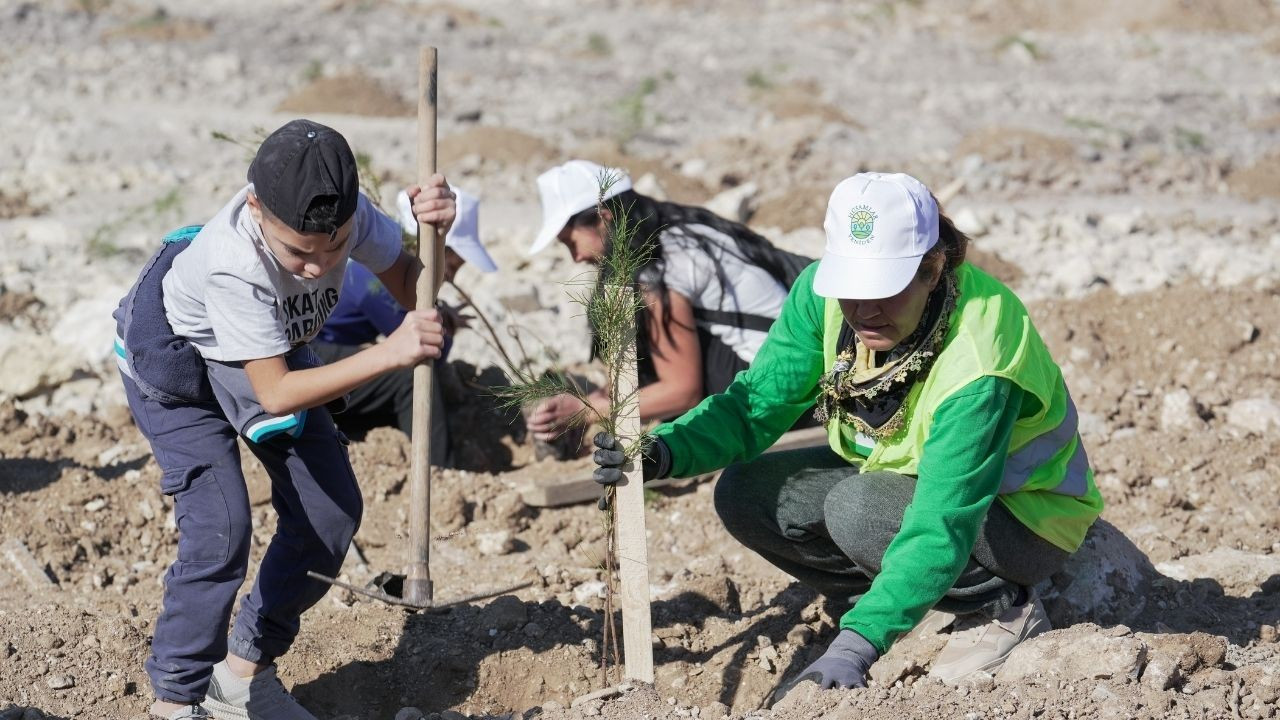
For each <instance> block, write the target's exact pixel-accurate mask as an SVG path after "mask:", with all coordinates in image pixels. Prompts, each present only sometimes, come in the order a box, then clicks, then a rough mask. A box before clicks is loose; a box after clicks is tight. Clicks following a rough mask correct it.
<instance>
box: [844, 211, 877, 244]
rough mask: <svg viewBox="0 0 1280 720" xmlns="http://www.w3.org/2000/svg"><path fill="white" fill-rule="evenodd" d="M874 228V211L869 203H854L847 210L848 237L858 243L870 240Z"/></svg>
mask: <svg viewBox="0 0 1280 720" xmlns="http://www.w3.org/2000/svg"><path fill="white" fill-rule="evenodd" d="M875 229H876V213H875V211H874V210H872V209H871V206H870V205H855V206H854V207H853V208H852V209H851V210H849V239H850V240H852V241H853V242H856V243H858V244H859V245H866V244H867V243H869V242H871V233H873V232H875Z"/></svg>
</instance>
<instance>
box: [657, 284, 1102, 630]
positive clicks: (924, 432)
mask: <svg viewBox="0 0 1280 720" xmlns="http://www.w3.org/2000/svg"><path fill="white" fill-rule="evenodd" d="M815 269H816V263H815V264H814V265H813V266H810V267H809V268H808V269H806V270H805V271H804V272H803V273H802V274H801V275H800V277H799V278H798V279H797V280H796V283H795V285H794V287H793V288H792V291H791V294H790V295H789V297H788V299H787V303H786V305H785V306H784V307H783V310H782V313H781V315H780V316H779V317H778V320H777V322H775V323H774V325H773V328H772V329H771V330H770V332H769V336H768V339H767V340H766V341H765V343H764V345H763V346H762V347H761V349H760V352H759V353H758V354H757V355H756V359H755V361H754V362H753V363H752V365H751V367H750V368H749V369H748V370H746V371H744V372H742V373H740V374H739V375H738V377H737V378H736V379H735V381H734V382H733V384H732V385H730V386H729V388H728V389H727V390H726V391H725V392H723V393H721V394H718V395H713V396H711V397H708V398H707V399H705V400H704V401H703V402H702V403H701V404H699V405H698V406H697V407H695V408H693V409H692V410H690V411H689V412H687V413H685V414H684V415H683V416H681V417H680V418H678V419H676V420H674V421H672V422H670V423H666V424H664V425H661V426H659V427H658V428H656V429H655V430H654V431H653V434H654V435H655V436H656V437H659V438H662V440H663V441H664V442H665V443H666V444H667V446H668V447H669V448H670V450H671V457H672V474H673V475H675V476H688V475H696V474H699V473H704V472H708V471H711V470H715V469H718V468H721V467H725V466H726V465H729V464H732V463H735V462H742V461H746V460H750V459H753V458H755V457H756V456H758V455H759V454H760V453H762V452H763V451H764V450H765V449H766V448H768V447H769V446H770V445H771V444H773V442H774V441H775V440H777V439H778V437H779V436H781V435H782V433H783V432H785V431H786V429H787V428H789V427H791V425H792V424H793V423H794V422H795V420H796V419H797V418H799V417H800V415H801V414H802V413H804V412H805V411H806V410H808V409H809V407H810V406H811V405H812V404H813V401H814V400H815V399H816V397H817V393H818V387H817V386H818V380H819V378H820V377H821V375H822V374H823V372H824V371H825V370H826V369H827V368H828V366H829V365H830V362H831V359H832V357H833V352H832V347H831V344H832V335H833V333H838V330H839V326H838V323H839V322H840V320H839V312H838V304H837V303H836V302H835V301H834V300H827V299H826V298H822V297H819V296H817V295H815V294H814V293H813V289H812V288H813V273H814V272H815ZM957 279H958V281H959V283H958V286H959V287H958V289H959V297H958V298H957V307H956V311H955V312H954V313H953V315H952V327H951V328H950V331H949V332H948V337H947V339H946V340H945V341H944V346H943V347H944V349H943V352H942V353H940V355H939V358H938V361H937V362H936V363H935V365H934V367H933V369H931V371H930V375H929V377H928V378H926V380H924V381H922V382H921V383H918V384H917V387H916V388H915V389H914V390H913V391H912V393H911V395H910V396H909V398H908V403H909V405H908V411H909V415H908V424H907V427H906V428H904V429H903V430H902V431H900V432H899V433H898V434H897V435H895V436H894V437H893V438H891V439H889V441H882V442H881V445H883V446H878V447H876V448H875V449H874V450H872V451H871V457H872V460H873V462H871V463H869V464H868V463H867V462H866V461H865V460H864V458H862V457H860V456H859V455H858V454H855V451H854V449H853V442H852V439H853V433H852V432H849V429H848V428H844V427H835V426H834V425H835V424H834V423H833V427H831V428H830V429H829V431H830V434H831V443H832V448H833V449H834V450H836V452H838V453H840V454H841V455H842V456H844V457H846V458H847V459H849V460H850V462H851V463H852V464H855V465H864V466H866V468H867V469H868V470H873V469H875V470H879V469H887V470H893V471H896V472H901V473H903V474H908V475H915V476H916V477H917V488H916V494H915V496H914V500H913V502H912V504H911V507H909V508H908V509H907V513H906V515H905V517H904V518H903V525H902V528H901V530H900V531H899V533H898V535H897V536H896V537H895V539H894V541H893V542H892V543H891V544H890V546H889V548H888V550H887V551H886V553H885V557H884V561H883V564H882V567H883V569H882V571H881V573H880V574H879V575H878V576H877V577H876V579H875V581H874V582H873V583H872V587H871V589H870V590H869V591H868V592H867V594H866V595H864V596H863V597H862V598H861V599H860V600H859V601H858V603H857V606H856V607H855V608H854V609H853V610H850V611H849V613H847V614H846V615H845V616H844V618H842V620H841V626H842V627H846V628H849V629H853V630H856V631H857V632H859V633H860V634H862V635H863V636H864V637H866V638H867V639H868V641H870V642H871V643H872V644H873V645H875V646H876V647H877V648H878V649H879V650H880V651H881V652H885V651H887V650H888V648H889V646H890V645H892V643H893V641H894V640H895V639H896V638H897V637H898V636H899V635H900V634H901V633H904V632H906V631H907V630H909V629H910V628H911V627H913V626H914V625H915V624H916V623H917V622H919V619H920V618H921V617H922V616H923V615H924V613H925V612H926V611H927V610H928V609H929V608H930V607H932V606H933V605H934V604H935V603H936V602H937V601H938V600H939V599H940V598H941V597H942V596H943V594H944V593H945V592H946V591H947V590H948V589H950V588H951V587H952V585H953V584H954V583H955V581H956V579H957V578H958V577H959V574H960V572H961V571H962V570H963V568H964V566H965V564H966V563H967V562H968V559H969V555H970V553H971V551H972V549H973V543H974V540H975V538H976V537H977V532H978V529H979V528H980V527H981V524H982V521H983V519H984V518H985V517H986V513H987V510H988V509H989V508H990V504H991V502H992V501H993V500H995V499H997V498H998V499H999V500H1000V501H1001V502H1002V504H1004V506H1005V507H1006V508H1009V510H1010V512H1011V513H1012V514H1013V515H1014V516H1015V517H1017V518H1018V519H1019V520H1020V521H1022V522H1023V523H1024V524H1026V525H1027V526H1028V527H1029V528H1030V529H1031V530H1032V531H1034V532H1036V533H1037V534H1039V535H1041V536H1042V537H1045V539H1047V540H1049V541H1050V542H1053V543H1054V544H1055V545H1057V546H1059V547H1063V549H1065V550H1067V551H1068V552H1072V551H1074V550H1075V549H1076V548H1077V547H1078V546H1079V543H1080V542H1081V541H1083V538H1084V533H1085V532H1086V531H1087V529H1088V527H1089V525H1090V524H1092V522H1093V520H1094V518H1096V517H1097V515H1098V513H1100V512H1101V509H1102V502H1101V497H1100V496H1098V494H1097V489H1096V487H1095V486H1094V483H1093V479H1092V473H1087V474H1086V475H1085V476H1083V477H1082V478H1077V482H1075V483H1064V482H1062V477H1058V478H1057V479H1056V480H1054V479H1052V478H1051V477H1050V476H1052V475H1053V474H1054V473H1058V474H1059V475H1061V473H1062V472H1064V471H1065V468H1066V465H1067V462H1068V460H1069V459H1070V458H1071V457H1072V456H1073V455H1074V454H1075V451H1077V450H1079V451H1080V453H1079V454H1080V455H1081V456H1082V455H1083V450H1082V449H1081V448H1079V445H1078V443H1079V439H1078V435H1077V434H1076V432H1075V427H1074V424H1073V423H1074V416H1073V415H1070V416H1069V415H1068V406H1069V405H1070V399H1069V397H1068V396H1066V390H1065V386H1064V385H1062V382H1061V375H1060V373H1058V372H1057V367H1056V365H1053V364H1052V361H1051V359H1049V358H1048V355H1047V350H1044V349H1043V344H1042V343H1041V342H1040V340H1039V337H1038V335H1035V331H1034V328H1032V327H1031V325H1030V321H1029V319H1027V318H1026V313H1025V310H1024V309H1023V308H1022V306H1021V303H1019V302H1017V300H1016V298H1014V297H1013V296H1012V293H1009V291H1008V290H1007V289H1006V288H1004V287H1003V286H1001V285H999V283H997V282H996V281H995V280H993V279H991V278H990V277H989V276H986V275H985V274H983V273H981V272H980V271H978V270H976V269H975V268H972V267H971V266H969V265H962V266H961V268H959V269H958V270H957ZM962 325H963V327H961V326H962ZM1019 327H1021V328H1024V329H1022V330H1016V328H1019ZM1011 328H1014V329H1012V330H1011ZM1018 333H1022V334H1023V336H1022V337H1009V336H1010V335H1015V336H1016V335H1018ZM956 338H962V339H961V340H960V341H956ZM984 338H985V339H984ZM975 339H976V341H975ZM953 341H956V342H953ZM1010 341H1013V342H1015V343H1016V345H1015V346H1012V347H1010V346H1008V345H1007V343H1008V342H1010ZM984 343H985V344H989V345H992V346H995V347H996V349H995V350H991V351H988V350H987V349H986V348H985V347H983V348H981V349H980V350H979V351H973V350H972V347H973V346H980V345H983V344H984ZM1028 346H1030V347H1031V349H1030V350H1028V349H1027V348H1028ZM948 348H951V351H950V354H948ZM949 358H954V359H949ZM1000 358H1004V361H1001V359H1000ZM1026 358H1030V359H1031V360H1033V361H1034V362H1024V360H1025V359H1026ZM1010 359H1012V360H1010ZM944 363H945V364H944ZM975 367H976V368H978V369H979V371H978V372H974V371H973V369H974V368H975ZM921 386H928V387H926V388H924V389H923V390H922V387H921ZM1068 422H1070V423H1072V424H1071V425H1067V423H1068ZM913 425H914V426H915V427H914V428H913V427H912V426H913ZM1054 430H1056V431H1057V433H1058V435H1062V434H1063V433H1066V434H1067V435H1066V436H1067V437H1068V441H1067V442H1066V443H1065V444H1063V440H1062V439H1061V438H1060V437H1058V435H1054V434H1053V431H1054ZM1037 437H1039V438H1040V439H1041V444H1043V443H1044V442H1046V441H1051V439H1052V438H1057V439H1056V440H1052V441H1054V442H1057V443H1059V444H1062V448H1061V452H1055V453H1052V454H1051V457H1050V459H1049V461H1048V462H1046V463H1042V464H1043V465H1046V466H1051V467H1047V468H1041V467H1036V468H1032V471H1029V470H1028V469H1027V468H1025V467H1023V468H1017V467H1016V465H1017V463H1016V462H1007V460H1009V459H1010V458H1011V457H1012V458H1014V459H1015V460H1016V459H1017V458H1018V457H1020V456H1017V455H1016V453H1017V451H1018V450H1020V449H1023V448H1024V447H1027V446H1028V445H1029V444H1030V443H1033V442H1034V441H1035V440H1036V439H1037ZM1032 450H1034V448H1032ZM1033 454H1034V453H1033ZM1025 455H1026V453H1024V455H1023V456H1021V457H1025ZM877 458H887V461H886V462H883V463H877V462H874V460H876V459H877ZM1077 459H1078V458H1077ZM1085 464H1086V470H1087V461H1086V463H1085ZM1015 471H1016V472H1015ZM1028 474H1029V475H1030V476H1031V478H1032V482H1027V479H1026V477H1025V476H1026V475H1028ZM1007 475H1017V476H1018V478H1019V480H1018V482H1017V483H1015V484H1013V485H1010V484H1009V480H1008V478H1007V477H1006V476H1007ZM1002 485H1004V486H1005V488H1004V490H1003V491H1002ZM1058 485H1063V486H1064V487H1065V486H1067V485H1079V486H1080V487H1082V488H1083V490H1082V491H1079V492H1075V494H1061V492H1057V491H1055V488H1056V486H1058ZM1002 493H1003V494H1002ZM1019 496H1022V497H1019ZM1023 500H1026V501H1027V502H1022V501H1023ZM1020 502H1021V503H1022V504H1021V505H1020Z"/></svg>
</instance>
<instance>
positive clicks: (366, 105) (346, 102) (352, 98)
mask: <svg viewBox="0 0 1280 720" xmlns="http://www.w3.org/2000/svg"><path fill="white" fill-rule="evenodd" d="M276 111H277V112H290V113H334V114H337V115H367V116H370V117H408V116H411V115H413V114H414V112H415V110H414V107H413V106H412V105H411V104H410V103H409V102H408V101H407V100H405V99H404V98H402V97H400V96H399V95H397V94H395V93H394V92H392V91H390V90H388V89H386V88H384V87H383V86H382V85H380V84H379V83H378V82H377V81H376V80H374V79H373V78H370V77H367V76H365V75H362V74H360V73H353V74H351V75H339V76H335V77H323V78H317V79H316V80H313V81H311V83H310V84H308V85H307V86H306V87H304V88H302V89H300V90H296V91H294V92H293V94H291V95H289V97H287V98H285V99H284V100H282V101H281V102H280V104H279V105H277V106H276Z"/></svg>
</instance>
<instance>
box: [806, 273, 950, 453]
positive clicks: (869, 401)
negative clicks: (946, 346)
mask: <svg viewBox="0 0 1280 720" xmlns="http://www.w3.org/2000/svg"><path fill="white" fill-rule="evenodd" d="M955 307H956V289H955V281H954V278H953V277H952V275H951V273H946V274H945V275H944V276H943V281H942V282H941V283H939V284H938V287H937V288H936V289H935V290H934V291H933V293H932V294H931V295H930V296H929V301H928V304H927V305H926V306H925V310H924V314H923V315H922V317H921V319H920V324H919V325H918V326H917V327H916V329H915V330H914V331H912V333H911V334H910V335H908V336H907V337H906V338H903V340H902V342H900V343H898V344H897V345H896V346H895V347H894V348H893V349H892V350H890V351H889V353H888V355H887V356H886V357H885V359H884V361H883V362H882V363H880V364H879V365H877V364H876V353H875V351H874V350H871V349H870V348H868V347H867V346H865V345H863V344H862V343H861V342H859V341H858V335H857V333H855V332H854V331H853V328H851V327H849V324H848V323H841V329H840V337H839V339H838V340H837V341H836V347H837V348H838V351H837V353H836V361H835V364H834V365H833V366H832V368H831V371H830V372H828V373H826V374H825V375H823V376H822V379H821V380H820V381H819V383H818V388H819V394H818V403H817V408H816V409H815V410H814V417H815V418H817V420H818V422H820V423H822V424H824V425H825V424H826V423H827V422H829V421H830V420H831V419H832V418H834V419H836V420H837V421H839V422H842V423H848V424H852V425H853V426H854V427H855V428H857V430H858V431H859V432H862V433H866V434H867V435H869V436H871V437H873V438H876V439H880V438H887V437H891V436H892V435H894V434H895V433H897V432H898V430H900V429H901V428H902V426H903V424H904V422H905V412H904V409H905V405H906V399H907V395H908V394H909V393H910V392H911V388H912V386H914V385H915V384H916V381H918V380H920V379H922V378H924V377H925V376H927V375H928V374H929V368H931V367H933V362H934V360H936V359H937V357H938V353H939V352H940V351H941V350H942V342H943V340H945V339H946V337H947V329H948V328H949V326H950V321H951V313H952V311H953V310H955Z"/></svg>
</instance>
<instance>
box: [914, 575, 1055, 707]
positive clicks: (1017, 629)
mask: <svg viewBox="0 0 1280 720" xmlns="http://www.w3.org/2000/svg"><path fill="white" fill-rule="evenodd" d="M1052 629H1053V627H1052V626H1051V625H1050V624H1049V616H1048V615H1047V614H1045V611H1044V605H1041V604H1040V598H1038V597H1036V596H1035V595H1034V594H1031V595H1030V597H1028V598H1027V601H1026V602H1024V603H1023V604H1021V605H1015V606H1013V607H1011V608H1009V609H1008V610H1006V611H1005V612H1004V614H1002V615H1001V616H1000V617H998V618H996V619H995V620H988V619H986V618H983V617H980V616H979V617H977V618H975V617H973V616H969V617H961V618H958V619H957V620H956V623H955V625H954V626H952V628H951V639H950V640H948V641H947V645H946V647H944V648H942V652H941V653H938V657H937V658H935V659H934V661H933V665H932V666H930V668H929V676H930V677H935V678H938V679H939V680H941V681H943V682H945V683H949V684H952V685H956V684H959V683H961V682H963V681H964V680H965V679H966V678H968V677H970V676H972V675H973V674H975V673H978V672H988V673H994V672H995V671H996V670H998V669H1000V666H1001V665H1003V664H1004V661H1005V658H1007V657H1009V653H1011V652H1013V649H1014V648H1015V647H1017V646H1018V643H1020V642H1022V641H1023V640H1026V639H1028V638H1032V637H1035V636H1036V635H1039V634H1041V633H1045V632H1048V631H1049V630H1052Z"/></svg>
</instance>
